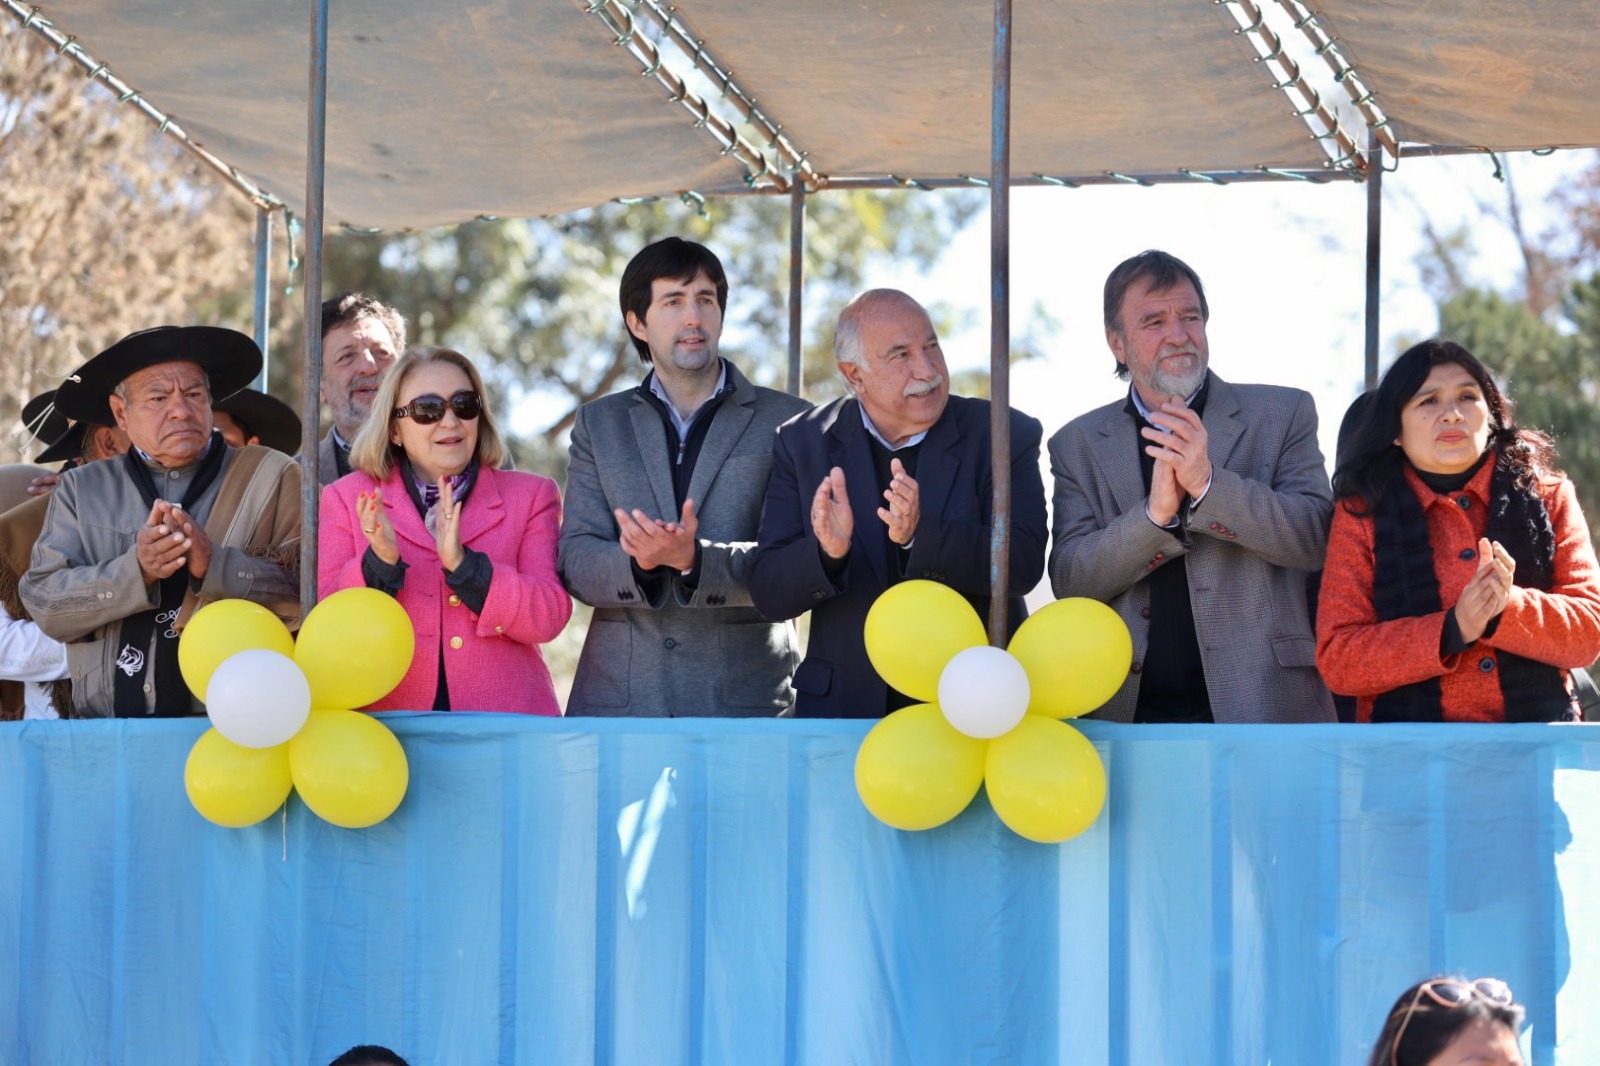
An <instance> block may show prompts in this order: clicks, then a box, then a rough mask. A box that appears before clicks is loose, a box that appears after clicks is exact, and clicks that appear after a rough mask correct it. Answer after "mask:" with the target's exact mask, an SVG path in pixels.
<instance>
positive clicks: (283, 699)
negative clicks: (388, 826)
mask: <svg viewBox="0 0 1600 1066" xmlns="http://www.w3.org/2000/svg"><path fill="white" fill-rule="evenodd" d="M415 652H416V635H415V633H414V632H413V631H412V628H411V619H410V618H409V617H408V616H407V615H406V612H405V608H403V607H401V606H400V605H399V604H398V603H397V602H395V600H394V599H393V598H392V597H390V596H386V595H384V594H383V593H382V592H379V591H377V590H375V589H365V588H360V589H345V590H344V591H342V592H336V593H334V594H333V595H332V596H329V597H328V598H327V599H325V600H323V601H322V602H321V603H319V604H317V606H316V607H314V608H312V610H311V613H310V614H308V615H307V616H306V620H305V623H304V624H303V625H301V627H300V635H299V639H298V640H297V639H296V638H294V637H292V636H290V634H289V630H288V627H287V626H285V625H284V624H283V622H282V621H280V620H279V619H278V617H277V615H275V614H273V613H272V612H271V611H269V610H267V609H266V608H265V607H261V606H259V605H257V604H254V603H251V602H250V601H248V600H218V601H217V602H215V603H210V604H207V605H206V606H204V607H202V608H201V609H200V610H198V611H196V612H195V614H194V617H193V618H191V619H190V620H189V624H188V625H187V626H185V627H184V630H183V635H182V636H181V637H180V638H179V639H178V665H179V667H180V668H181V669H182V671H183V680H184V683H185V684H187V685H188V686H189V691H190V692H193V693H194V694H195V697H196V698H198V699H199V700H200V701H201V702H203V703H204V704H205V705H206V713H207V714H208V715H209V716H210V718H211V728H210V729H208V730H206V732H205V733H204V734H203V735H202V736H201V737H200V739H199V740H197V741H195V745H194V747H193V748H192V749H191V750H190V752H189V761H188V763H187V764H185V766H184V770H183V783H184V787H185V789H186V790H187V791H188V793H189V802H190V803H192V804H194V809H195V810H197V811H199V812H200V813H201V814H202V815H203V816H205V817H206V818H208V819H210V820H211V821H213V822H215V823H217V824H218V825H223V826H228V827H229V828H234V829H237V828H240V827H243V826H247V825H254V824H256V823H257V822H259V821H261V820H262V819H264V818H266V817H268V816H269V815H271V814H272V812H274V811H276V810H277V809H278V808H279V807H281V806H282V805H283V803H284V801H285V800H287V799H288V798H289V791H290V789H291V788H293V789H297V790H298V791H299V793H300V798H301V799H302V800H304V801H305V804H306V806H307V807H309V808H311V811H312V813H314V814H316V815H318V816H319V817H321V818H323V819H325V820H326V821H329V822H332V823H333V824H334V825H339V826H343V827H345V828H346V829H361V828H364V827H366V826H369V825H376V824H377V823H378V822H381V821H383V820H384V819H385V818H387V817H389V815H391V814H393V813H394V810H395V808H396V807H398V806H400V801H401V799H403V798H404V797H405V794H406V785H407V784H408V782H409V779H410V770H409V768H408V766H407V764H406V753H405V751H404V750H403V749H402V748H401V747H400V741H399V740H397V739H395V735H394V734H393V733H391V732H389V730H388V728H387V727H386V726H384V724H383V723H382V722H380V721H378V720H377V719H376V718H373V717H371V716H369V715H366V714H363V713H361V712H360V711H356V710H352V709H351V708H354V707H364V706H366V705H367V704H369V703H372V702H373V701H375V700H379V699H382V698H383V697H384V696H387V695H388V694H389V693H390V692H391V691H393V690H394V687H395V686H396V685H398V684H399V683H400V679H401V678H403V677H405V673H406V671H407V670H408V669H410V667H411V657H412V655H413V654H414V653H415Z"/></svg>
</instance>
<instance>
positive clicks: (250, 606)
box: [178, 600, 294, 703]
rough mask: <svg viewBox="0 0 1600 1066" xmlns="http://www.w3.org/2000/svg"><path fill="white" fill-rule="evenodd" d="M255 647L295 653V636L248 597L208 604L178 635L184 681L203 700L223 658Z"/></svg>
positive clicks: (198, 698) (287, 653)
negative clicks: (247, 598) (180, 634)
mask: <svg viewBox="0 0 1600 1066" xmlns="http://www.w3.org/2000/svg"><path fill="white" fill-rule="evenodd" d="M256 648H263V649H265V650H267V651H275V652H279V653H281V654H283V655H287V656H291V657H292V656H293V655H294V637H292V636H290V635H289V627H288V626H286V625H284V624H283V619H281V618H279V617H278V616H277V615H275V614H273V613H272V612H271V611H269V610H267V609H266V608H265V607H263V606H261V605H260V604H259V603H251V602H250V601H249V600H217V601H216V602H215V603H208V604H206V605H205V606H204V607H202V608H200V609H199V610H198V611H196V612H195V613H194V617H192V618H190V619H189V624H188V625H186V626H184V627H183V635H182V636H180V637H179V638H178V669H179V671H180V672H181V673H182V674H183V683H184V684H186V685H188V686H189V691H190V692H192V693H194V698H195V699H197V700H199V701H201V702H202V703H204V702H205V698H206V686H207V685H209V684H210V683H211V675H212V674H213V673H215V672H216V669H217V667H219V666H221V665H222V662H223V660H224V659H228V658H231V657H232V656H233V655H235V654H237V653H238V652H241V651H251V650H253V649H256Z"/></svg>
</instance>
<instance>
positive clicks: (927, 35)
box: [39, 0, 1600, 229]
mask: <svg viewBox="0 0 1600 1066" xmlns="http://www.w3.org/2000/svg"><path fill="white" fill-rule="evenodd" d="M1259 2H1260V3H1262V4H1270V3H1271V2H1272V0H1259ZM638 4H639V0H628V2H627V3H626V4H625V5H624V7H627V8H629V9H632V10H637V9H638ZM39 7H40V14H41V16H43V17H44V18H47V19H49V20H50V21H51V23H53V24H54V26H56V27H57V28H58V29H59V30H60V31H61V32H62V33H65V34H72V35H73V36H75V38H76V40H77V43H78V44H79V45H81V46H82V48H83V49H84V50H85V51H86V52H88V53H90V54H92V55H93V57H94V58H95V59H96V60H99V61H102V62H104V63H106V64H108V65H109V66H110V69H111V71H112V72H113V73H114V74H115V75H117V76H118V77H120V78H121V79H122V80H124V81H125V82H127V83H128V84H129V85H131V86H133V87H136V88H137V89H138V90H139V91H140V93H141V94H142V96H143V97H144V98H145V99H147V100H148V101H149V102H150V103H151V104H153V105H154V106H156V107H158V108H160V109H161V110H162V111H164V112H166V113H167V114H169V115H171V116H172V117H173V118H174V119H175V120H176V121H178V122H179V123H180V124H181V125H182V126H183V128H184V129H185V130H187V132H188V133H189V135H190V136H191V137H192V138H193V139H194V140H195V141H197V142H199V143H200V144H202V145H204V147H205V148H206V149H207V150H208V151H210V152H212V153H214V154H215V155H216V156H218V157H220V158H221V159H222V160H223V161H225V162H226V163H228V164H231V165H232V166H234V167H236V168H237V169H238V171H239V172H240V173H241V174H243V175H244V176H245V177H247V178H248V179H249V180H250V181H252V182H253V183H255V184H257V185H258V186H260V187H261V188H262V189H264V190H266V191H267V192H269V193H271V194H273V195H274V196H276V197H278V198H279V199H281V200H283V201H284V202H285V203H287V204H288V205H289V206H290V207H291V208H293V209H295V210H297V211H298V210H300V208H301V201H302V199H303V192H304V188H305V143H306V103H305V102H306V95H307V82H308V75H307V67H308V46H307V40H308V27H309V21H310V8H309V5H308V3H307V0H206V2H204V3H195V2H193V0H188V2H183V0H43V2H41V3H40V5H39ZM589 7H590V4H589V2H588V0H538V2H529V0H465V2H462V3H457V4H453V5H442V4H437V3H431V2H430V3H424V2H421V0H337V2H336V3H333V4H332V5H331V10H330V15H329V21H330V33H329V62H328V122H327V164H326V168H327V172H326V192H325V197H326V207H325V213H326V218H327V220H328V223H329V224H330V225H337V224H341V223H342V224H345V225H351V226H358V227H382V228H389V229H406V228H424V227H429V226H436V225H441V224H447V223H452V222H458V221H463V220H466V219H470V218H474V217H476V216H479V215H500V216H540V215H549V214H558V213H561V212H565V211H570V210H574V209H577V208H581V207H586V206H591V205H594V204H597V203H602V202H604V201H606V200H610V199H613V198H618V197H638V196H675V195H679V194H681V193H684V192H686V191H690V190H693V191H695V192H698V193H700V194H704V195H714V194H718V193H727V192H739V191H745V190H746V189H747V188H748V184H749V182H748V181H747V179H750V178H751V175H750V171H749V169H748V168H747V166H746V165H745V163H743V162H741V161H740V159H738V158H736V157H735V156H734V155H730V154H726V153H725V152H724V151H723V147H724V146H723V144H722V143H721V142H720V141H719V140H718V139H717V138H716V137H714V136H713V135H712V133H711V131H710V130H708V129H706V128H704V127H702V126H698V125H697V124H696V122H695V120H694V118H693V117H692V116H691V115H690V114H689V112H688V111H686V110H685V109H684V107H683V106H682V105H681V104H680V103H678V102H676V101H674V100H673V99H671V95H672V94H671V93H670V91H669V90H668V89H667V88H665V87H664V86H663V85H662V84H661V83H660V82H658V81H657V80H656V79H655V78H654V77H651V76H649V72H648V71H645V70H642V69H641V61H640V59H639V58H638V56H637V55H636V54H634V53H633V52H631V51H630V48H629V47H628V44H627V42H626V41H624V42H623V43H622V44H621V45H619V44H618V43H617V40H616V38H617V37H618V36H619V35H618V34H617V33H616V32H615V31H614V29H613V28H612V27H611V26H608V24H607V23H606V22H605V21H604V20H603V18H602V17H601V16H598V15H596V14H595V13H593V12H592V11H590V10H589ZM1589 8H1590V5H1589V4H1587V3H1585V2H1584V0H1519V2H1518V3H1514V4H1507V3H1483V2H1473V0H1417V2H1413V3H1406V4H1397V3H1394V2H1393V0H1327V2H1325V3H1322V4H1321V5H1320V6H1319V7H1318V8H1317V9H1316V12H1315V13H1316V15H1317V18H1318V23H1319V25H1320V26H1321V27H1322V29H1323V30H1324V31H1326V32H1327V33H1328V34H1329V35H1331V36H1332V37H1333V38H1335V39H1336V40H1337V42H1338V45H1339V48H1340V49H1341V50H1342V52H1343V53H1344V55H1345V56H1346V57H1347V58H1348V59H1349V60H1350V61H1351V62H1352V63H1353V64H1354V66H1355V68H1356V70H1357V72H1358V73H1359V75H1360V77H1361V79H1362V80H1363V81H1364V83H1365V84H1366V85H1367V87H1369V88H1370V89H1372V90H1373V91H1374V93H1375V94H1376V101H1377V103H1378V105H1379V106H1380V107H1382V108H1383V109H1384V111H1385V113H1386V114H1387V115H1388V117H1389V119H1390V123H1391V125H1390V128H1391V129H1392V130H1395V131H1397V132H1398V133H1399V134H1400V135H1401V137H1402V138H1403V139H1404V140H1408V141H1415V142H1421V143H1427V144H1438V145H1451V146H1481V147H1485V148H1496V149H1501V148H1533V147H1543V146H1551V145H1561V146H1578V145H1595V144H1600V109H1596V108H1595V107H1593V106H1592V101H1593V100H1595V99H1596V98H1597V96H1600V76H1597V73H1596V69H1597V68H1596V65H1595V64H1594V63H1593V62H1592V61H1591V60H1590V56H1592V55H1593V54H1594V51H1595V46H1596V45H1600V29H1597V28H1596V24H1595V21H1594V19H1593V18H1592V14H1589V13H1588V12H1587V10H1586V9H1589ZM609 10H611V11H612V12H615V11H617V10H621V8H617V7H615V6H613V7H611V8H610V9H609ZM674 10H675V11H676V16H677V17H678V18H680V19H682V20H683V22H684V24H685V25H686V26H688V27H691V28H692V31H693V33H694V34H696V35H698V36H699V37H701V38H703V39H704V47H705V50H706V54H707V55H710V56H714V57H715V60H716V62H717V63H720V64H721V69H723V70H725V71H728V72H730V77H731V78H732V79H733V81H734V82H736V84H737V86H738V87H739V89H740V90H742V91H743V92H745V93H747V94H748V95H749V96H751V97H753V98H754V99H755V101H756V105H757V106H758V107H759V109H760V111H761V112H762V113H763V114H764V115H765V116H767V117H768V118H769V119H770V120H771V121H772V122H773V123H774V124H776V125H777V126H779V127H781V130H782V134H783V136H784V137H785V138H787V139H788V141H789V142H791V143H792V144H793V146H794V147H795V149H797V150H798V151H799V152H803V153H805V154H806V160H807V162H808V164H809V165H810V167H811V168H812V169H813V171H814V172H815V174H816V175H819V176H820V177H821V178H823V179H824V181H825V182H826V181H827V180H833V181H840V180H842V179H851V178H855V179H863V178H865V179H877V180H881V179H885V178H888V177H890V176H895V177H896V178H900V179H906V180H913V179H915V180H924V181H956V180H963V179H968V178H983V177H986V176H987V175H988V173H989V151H990V98H991V69H990V63H991V55H992V35H993V21H992V20H993V7H992V4H991V3H989V2H987V0H878V2H868V0H804V2H801V0H790V2H787V3H774V2H759V3H758V2H754V0H684V2H683V3H681V4H679V5H678V6H677V7H676V8H675V9H674ZM1238 25H1239V23H1238V21H1237V20H1236V19H1235V18H1234V16H1233V14H1232V13H1231V12H1230V10H1229V9H1228V7H1227V5H1220V4H1216V3H1212V2H1210V0H1129V2H1126V3H1093V4H1091V3H1062V2H1059V0H1016V4H1015V8H1014V33H1013V38H1014V52H1013V56H1014V58H1013V89H1012V149H1011V151H1012V171H1013V175H1014V177H1016V178H1018V179H1024V180H1025V179H1030V178H1033V177H1034V176H1036V175H1046V176H1049V177H1052V178H1057V179H1061V178H1067V179H1070V178H1072V177H1074V176H1085V175H1089V176H1102V177H1103V176H1104V175H1106V174H1107V173H1108V172H1115V173H1117V174H1134V175H1137V174H1147V175H1148V174H1173V175H1175V174H1179V173H1180V172H1182V171H1183V170H1185V169H1187V170H1191V171H1198V172H1201V173H1204V172H1208V171H1210V172H1219V171H1228V170H1240V171H1244V170H1258V169H1259V168H1263V167H1265V168H1272V169H1284V170H1297V171H1307V170H1309V171H1316V170H1319V169H1322V168H1325V167H1326V166H1327V160H1328V158H1329V154H1330V153H1329V152H1327V151H1325V150H1324V148H1323V146H1322V145H1321V144H1320V143H1319V142H1318V141H1317V140H1316V139H1315V138H1314V137H1313V136H1312V134H1311V132H1310V130H1309V129H1308V128H1307V126H1306V124H1305V123H1304V121H1302V119H1300V118H1298V117H1296V115H1295V114H1294V107H1293V106H1292V105H1291V102H1290V100H1289V98H1288V97H1287V96H1286V95H1285V94H1284V93H1283V92H1282V91H1281V90H1280V89H1279V88H1277V87H1275V85H1274V77H1273V75H1272V74H1271V73H1270V71H1269V68H1268V64H1266V63H1262V62H1259V61H1257V55H1258V52H1257V49H1256V48H1255V47H1254V46H1253V45H1252V43H1251V42H1250V41H1249V40H1247V39H1246V37H1244V36H1242V35H1240V34H1239V33H1238V32H1236V31H1237V27H1238ZM640 26H641V27H644V28H641V29H639V30H638V33H639V34H640V35H641V37H642V36H644V35H646V34H648V33H651V32H656V33H659V30H657V29H652V28H651V27H650V26H648V25H647V24H646V20H645V19H643V18H641V20H640ZM706 95H708V96H709V97H711V103H712V105H713V106H714V107H715V106H716V105H717V103H718V101H717V100H716V99H715V97H716V96H717V93H716V90H715V87H714V86H713V88H712V89H711V90H710V91H709V92H708V93H706ZM1330 102H1331V101H1330ZM1341 102H1344V103H1346V104H1347V101H1341ZM1347 110H1348V107H1347ZM745 135H746V137H747V138H749V139H750V140H751V141H752V143H754V144H755V145H756V147H757V150H759V151H761V152H762V154H763V155H765V156H766V157H767V158H768V159H769V160H771V161H773V163H774V166H775V169H776V170H777V171H778V172H779V173H780V174H786V173H787V167H786V166H785V165H784V163H783V160H782V159H780V158H779V156H778V153H777V152H776V151H773V150H772V144H771V143H765V144H763V135H762V134H761V133H760V131H757V132H756V133H751V131H750V130H749V129H748V128H747V129H746V130H745ZM768 140H769V142H770V138H768ZM1333 154H1337V153H1333ZM769 179H770V175H769V176H768V178H763V179H762V181H761V182H760V183H762V184H766V185H768V186H769V187H770V185H771V181H770V180H769Z"/></svg>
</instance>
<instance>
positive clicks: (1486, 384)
mask: <svg viewBox="0 0 1600 1066" xmlns="http://www.w3.org/2000/svg"><path fill="white" fill-rule="evenodd" d="M1445 363H1454V364H1455V365H1456V366H1459V367H1461V368H1462V369H1463V370H1465V371H1466V372H1467V373H1468V374H1471V375H1472V380H1474V381H1476V382H1477V383H1478V388H1479V389H1480V390H1481V391H1482V392H1483V400H1484V403H1485V404H1486V405H1487V406H1488V408H1489V447H1490V448H1494V449H1496V450H1497V451H1499V452H1500V454H1501V455H1503V456H1505V458H1506V461H1507V462H1508V463H1509V465H1510V467H1511V469H1512V471H1513V473H1514V474H1515V475H1516V483H1517V485H1519V486H1520V487H1522V488H1524V489H1526V490H1528V491H1533V490H1534V488H1535V485H1536V483H1537V482H1538V480H1539V479H1540V478H1541V477H1543V476H1544V475H1546V474H1551V473H1555V472H1556V470H1555V466H1554V464H1555V447H1554V446H1553V445H1552V444H1551V443H1550V438H1549V437H1548V436H1546V435H1545V434H1544V433H1541V432H1539V431H1538V430H1534V429H1518V428H1517V423H1516V418H1515V407H1514V405H1513V404H1512V403H1511V401H1510V399H1509V398H1507V397H1506V396H1505V395H1504V394H1503V393H1502V392H1501V391H1500V386H1499V385H1497V384H1495V380H1494V376H1493V375H1491V374H1490V373H1489V371H1488V368H1487V367H1485V366H1484V365H1483V364H1482V363H1481V362H1479V361H1478V357H1477V356H1475V355H1473V354H1472V353H1471V352H1469V351H1467V350H1466V349H1465V348H1463V347H1462V346H1461V345H1459V344H1456V343H1455V342H1454V341H1447V340H1440V339H1439V338H1437V337H1435V338H1434V339H1432V340H1426V341H1423V342H1422V343H1421V344H1415V345H1412V346H1411V347H1410V348H1408V349H1406V350H1405V352H1403V353H1402V354H1401V356H1400V358H1398V359H1396V360H1395V361H1394V364H1393V365H1392V366H1390V367H1389V369H1388V371H1387V372H1385V373H1384V375H1383V380H1382V381H1380V382H1379V383H1378V388H1377V390H1376V391H1375V392H1374V393H1373V394H1372V402H1371V403H1369V404H1367V405H1366V411H1365V413H1364V414H1363V415H1362V417H1361V419H1360V421H1359V422H1358V423H1357V425H1356V427H1355V430H1354V432H1353V433H1352V434H1351V439H1350V445H1349V447H1348V449H1341V454H1340V457H1339V465H1338V468H1337V469H1336V470H1334V472H1333V494H1334V496H1335V497H1337V498H1338V499H1339V500H1340V501H1341V502H1342V503H1343V505H1344V506H1345V508H1346V509H1348V510H1349V511H1350V512H1351V513H1352V514H1362V515H1364V514H1369V513H1371V511H1372V510H1373V509H1374V508H1375V507H1376V506H1377V504H1378V501H1379V500H1381V499H1382V498H1383V493H1384V491H1385V489H1386V488H1388V487H1389V486H1392V485H1395V484H1398V477H1397V475H1398V474H1399V473H1400V471H1401V470H1403V469H1404V468H1405V466H1406V463H1407V460H1406V455H1405V452H1403V451H1401V450H1400V446H1399V445H1398V444H1397V443H1396V441H1397V440H1398V438H1399V436H1400V412H1401V410H1402V409H1403V408H1404V407H1405V405H1406V404H1407V403H1408V402H1410V400H1411V398H1412V397H1413V396H1415V395H1416V394H1417V393H1418V391H1420V390H1421V388H1422V386H1423V383H1424V382H1426V381H1427V380H1428V375H1429V374H1430V373H1432V372H1433V368H1434V367H1436V366H1440V365H1442V364H1445Z"/></svg>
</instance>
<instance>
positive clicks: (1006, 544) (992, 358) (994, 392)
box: [989, 0, 1011, 648]
mask: <svg viewBox="0 0 1600 1066" xmlns="http://www.w3.org/2000/svg"><path fill="white" fill-rule="evenodd" d="M990 124H991V126H992V127H993V129H992V135H993V141H992V148H991V151H990V154H989V450H990V453H991V457H992V459H993V461H994V517H993V521H992V525H991V537H990V543H989V595H990V599H989V643H990V644H993V645H994V646H995V647H997V648H1003V647H1005V645H1006V590H1007V587H1008V586H1009V584H1010V570H1011V0H995V2H994V102H993V112H992V114H991V116H990Z"/></svg>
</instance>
